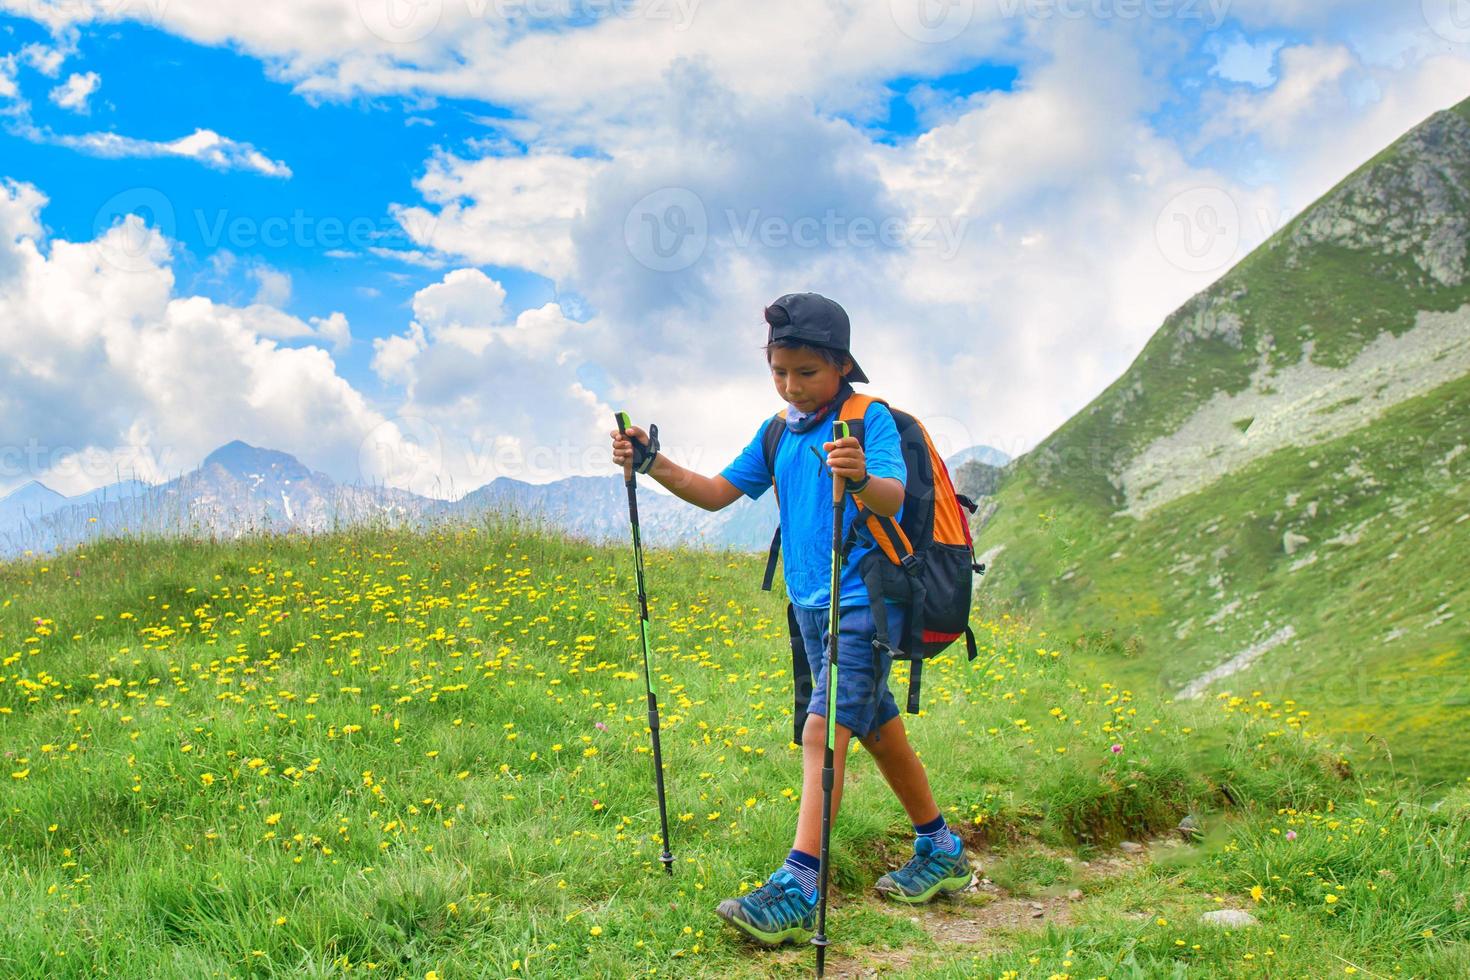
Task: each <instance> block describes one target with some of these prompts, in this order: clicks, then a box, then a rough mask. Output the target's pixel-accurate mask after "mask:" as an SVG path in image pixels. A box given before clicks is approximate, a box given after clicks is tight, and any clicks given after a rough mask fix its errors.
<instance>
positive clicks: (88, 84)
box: [51, 71, 102, 116]
mask: <svg viewBox="0 0 1470 980" xmlns="http://www.w3.org/2000/svg"><path fill="white" fill-rule="evenodd" d="M101 83H102V78H101V76H99V75H98V74H97V73H96V72H95V71H89V72H86V73H85V74H82V73H75V72H74V73H72V74H71V75H70V76H68V77H67V80H66V81H65V82H63V83H62V84H60V85H58V86H56V87H55V88H53V89H52V90H51V101H52V102H54V103H56V104H57V105H58V106H60V107H61V108H63V109H68V110H70V111H72V112H75V113H77V114H79V115H83V116H88V115H91V114H92V107H91V106H90V105H88V104H87V103H88V100H90V99H91V98H92V93H93V92H96V91H97V86H98V85H100V84H101Z"/></svg>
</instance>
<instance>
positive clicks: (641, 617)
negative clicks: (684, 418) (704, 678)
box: [617, 412, 674, 875]
mask: <svg viewBox="0 0 1470 980" xmlns="http://www.w3.org/2000/svg"><path fill="white" fill-rule="evenodd" d="M617 420H618V433H619V434H620V435H623V436H627V435H628V426H630V425H632V424H633V423H632V422H631V421H629V419H628V413H627V412H618V413H617ZM653 431H654V432H655V433H657V432H658V427H657V426H655V427H654V429H653ZM628 439H629V441H630V442H631V441H632V437H631V436H629V437H628ZM623 483H624V485H625V486H627V488H628V523H629V524H630V525H631V526H632V528H633V575H634V578H635V579H636V580H637V582H638V626H639V629H640V630H641V632H642V634H643V682H644V685H645V687H646V688H647V690H648V728H649V730H650V731H651V732H652V733H653V775H654V780H655V783H656V785H657V786H658V822H659V827H660V828H661V829H662V831H663V835H664V852H663V853H662V854H660V855H659V858H658V859H659V860H660V861H662V862H663V863H664V870H665V871H667V872H668V873H669V874H670V875H672V874H673V873H674V855H673V854H672V853H670V851H669V808H668V804H667V803H665V801H664V757H663V751H662V750H661V748H660V746H659V740H658V697H657V695H655V694H654V690H653V668H652V666H651V665H650V657H649V652H648V593H647V591H646V590H645V589H644V587H643V539H642V537H641V536H640V535H639V533H638V477H637V475H636V474H635V473H634V472H633V460H632V459H631V458H630V459H629V460H628V465H627V466H625V467H623Z"/></svg>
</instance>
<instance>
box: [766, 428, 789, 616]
mask: <svg viewBox="0 0 1470 980" xmlns="http://www.w3.org/2000/svg"><path fill="white" fill-rule="evenodd" d="M784 435H786V409H784V408H783V409H781V411H779V412H777V413H776V414H775V415H773V416H772V417H771V418H769V419H767V420H766V427H765V429H764V430H763V431H762V432H761V452H762V454H763V455H764V456H765V458H766V471H767V472H769V473H770V474H771V492H772V493H774V494H775V495H776V502H777V503H778V504H779V503H780V502H781V492H780V491H779V490H777V489H776V450H777V449H778V448H779V447H780V445H781V437H782V436H784ZM780 557H781V523H780V519H779V518H778V519H777V522H776V531H775V533H774V534H772V535H771V548H770V551H768V552H767V553H766V574H765V577H764V578H762V579H761V589H762V590H763V591H765V592H769V591H771V585H772V584H773V583H774V582H775V581H776V562H777V560H778V559H779V558H780Z"/></svg>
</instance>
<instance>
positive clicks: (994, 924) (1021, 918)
mask: <svg viewBox="0 0 1470 980" xmlns="http://www.w3.org/2000/svg"><path fill="white" fill-rule="evenodd" d="M1178 844H1179V842H1178V841H1177V840H1170V839H1167V838H1158V839H1154V840H1152V841H1148V842H1146V845H1145V846H1143V847H1142V849H1141V850H1138V851H1124V850H1115V851H1108V852H1106V853H1103V854H1100V855H1098V856H1095V857H1093V858H1092V859H1090V860H1088V861H1082V860H1079V859H1077V858H1075V857H1073V856H1071V855H1070V854H1068V853H1067V852H1065V851H1061V850H1057V849H1054V848H1047V847H1043V846H1041V845H1036V844H1030V845H1028V846H1027V847H1026V848H1025V850H1026V851H1027V852H1028V853H1041V854H1046V855H1048V856H1051V857H1057V858H1060V859H1062V860H1065V861H1068V863H1070V864H1071V865H1072V867H1073V870H1074V872H1075V877H1074V880H1073V881H1071V882H1069V883H1068V884H1067V885H1065V886H1062V887H1061V888H1060V889H1044V890H1041V891H1039V893H1038V894H1036V895H1033V896H1025V895H1013V894H1011V893H1010V892H1008V891H1006V889H1004V888H1001V887H1000V886H999V885H996V884H995V883H994V882H992V881H991V880H990V879H989V878H988V877H986V875H987V872H988V870H989V869H990V868H992V867H994V866H995V865H996V863H997V862H999V861H1000V860H1001V858H1003V857H1005V856H1006V855H1007V854H1008V853H1011V852H1012V851H1014V850H1015V849H1014V848H1011V849H1008V850H1007V851H1005V852H996V851H988V850H981V851H973V850H972V851H971V856H972V858H973V859H974V860H975V864H976V866H977V875H976V877H975V880H973V881H971V882H970V886H969V887H968V888H966V889H965V890H964V891H963V892H960V893H959V894H957V895H954V896H951V897H948V898H943V899H939V900H937V901H935V902H932V903H930V904H929V905H922V906H915V907H907V906H901V905H897V904H895V903H892V902H885V901H883V900H882V899H880V898H878V897H877V896H876V895H874V894H867V895H864V896H862V898H860V899H856V898H853V897H849V898H848V900H847V901H845V902H841V903H840V904H838V903H834V905H833V908H834V909H841V908H842V907H843V906H846V907H848V908H851V907H852V906H853V905H854V904H861V905H862V906H863V907H864V908H865V909H867V910H876V911H878V912H880V913H881V914H883V915H887V916H891V917H893V918H907V919H908V920H909V921H910V922H912V923H914V924H915V925H918V926H919V927H920V928H922V929H923V930H924V931H925V932H926V933H928V934H929V937H930V938H931V939H932V940H933V941H934V944H935V946H937V947H938V951H937V952H936V950H935V949H934V948H932V947H926V948H912V947H908V948H899V949H872V948H869V949H861V950H856V951H851V952H849V951H847V950H843V949H842V948H841V945H840V944H835V945H834V947H833V948H832V950H831V952H830V954H829V957H828V960H827V976H828V977H830V978H832V980H872V978H875V977H880V976H892V975H902V972H903V971H904V970H906V969H907V968H908V967H909V966H911V965H926V964H929V963H932V962H933V960H934V959H935V958H936V956H938V957H943V956H944V955H945V954H947V953H952V954H954V955H955V956H961V955H963V956H964V957H969V956H972V955H976V954H979V955H982V956H983V955H986V954H990V953H995V952H998V951H1000V949H1001V948H1002V946H1003V945H1005V944H1009V943H1011V942H1013V941H1014V934H1015V933H1017V932H1027V931H1041V930H1043V929H1045V928H1046V927H1047V926H1050V925H1054V926H1059V927H1065V926H1068V925H1071V924H1072V919H1073V909H1074V908H1075V907H1076V905H1077V903H1078V902H1080V901H1083V900H1085V899H1086V898H1087V897H1088V896H1089V895H1091V894H1092V893H1094V892H1096V891H1098V890H1100V889H1099V886H1100V885H1103V884H1104V883H1106V882H1107V881H1109V880H1110V879H1115V878H1118V877H1121V876H1123V875H1126V874H1128V873H1130V872H1132V871H1134V870H1136V869H1138V868H1139V867H1142V866H1144V865H1147V864H1149V863H1150V861H1151V860H1152V855H1153V854H1155V853H1158V852H1160V851H1165V852H1167V851H1171V850H1173V849H1174V848H1175V847H1177V846H1178ZM839 914H840V912H839ZM812 956H813V953H812V950H811V948H810V947H803V948H801V949H787V950H782V951H781V952H779V953H777V954H775V956H774V959H775V960H776V962H778V963H780V964H781V965H782V966H788V965H789V966H797V965H801V966H809V965H810V963H811V960H812ZM783 972H784V971H783Z"/></svg>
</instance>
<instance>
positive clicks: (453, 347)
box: [372, 269, 611, 495]
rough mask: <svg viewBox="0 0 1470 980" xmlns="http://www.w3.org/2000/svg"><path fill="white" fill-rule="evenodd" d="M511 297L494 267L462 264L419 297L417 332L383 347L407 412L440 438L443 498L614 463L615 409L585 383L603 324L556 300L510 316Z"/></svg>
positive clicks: (377, 364) (379, 358)
mask: <svg viewBox="0 0 1470 980" xmlns="http://www.w3.org/2000/svg"><path fill="white" fill-rule="evenodd" d="M504 300H505V290H504V287H503V286H501V284H500V283H498V282H496V281H495V280H494V279H491V278H490V277H489V276H487V275H485V274H484V273H483V272H482V271H480V270H478V269H456V270H453V271H452V272H450V273H448V274H446V275H445V276H444V277H443V279H441V280H440V281H439V282H437V283H434V284H431V285H429V286H426V287H425V288H423V289H421V290H419V292H418V293H416V294H415V295H414V297H413V303H412V306H413V311H414V319H413V321H412V322H411V323H410V324H409V326H408V329H407V330H405V331H404V332H403V333H400V334H396V335H393V336H390V337H386V338H378V339H375V340H374V341H373V349H374V356H373V362H372V367H373V370H374V372H375V373H376V374H377V375H378V377H379V378H380V379H382V380H383V381H385V382H388V383H392V384H397V385H401V386H402V387H403V389H404V392H405V398H404V401H403V402H402V404H401V405H400V406H399V408H398V414H399V416H400V417H403V418H405V419H411V420H414V421H415V422H416V423H418V424H419V425H422V426H427V427H429V428H430V429H431V430H432V431H433V432H434V433H435V440H436V443H437V445H438V446H439V447H440V454H441V457H442V466H441V468H440V469H439V470H438V471H437V472H436V473H434V474H432V476H433V477H434V479H435V481H436V482H437V483H438V485H439V490H440V493H441V494H442V493H444V492H446V491H447V490H448V489H449V488H450V487H452V488H454V492H455V494H456V495H457V494H459V493H463V492H465V491H467V490H470V489H473V488H474V487H477V486H481V485H482V484H484V483H487V482H489V481H490V480H492V479H495V478H497V477H501V476H509V477H514V478H517V479H529V480H532V481H533V482H543V481H545V480H547V479H551V478H554V477H559V476H565V475H569V474H579V473H581V474H586V473H605V472H606V470H607V468H608V464H607V462H606V460H607V457H608V450H607V448H606V447H605V445H604V444H603V442H602V440H600V439H599V438H598V437H599V436H601V435H602V429H603V428H604V427H603V426H602V424H601V423H602V419H604V418H607V417H609V416H610V415H611V409H610V408H608V406H607V405H606V404H605V403H603V402H602V401H601V400H600V399H599V398H598V397H597V395H596V394H594V393H593V392H592V391H591V390H590V389H589V388H588V387H587V386H586V385H584V384H583V383H582V381H581V379H580V377H579V368H580V367H581V366H582V364H583V363H584V362H585V359H586V357H587V356H588V355H587V352H588V350H589V348H590V347H592V346H595V344H596V339H595V338H596V335H597V334H598V333H599V332H600V330H601V329H602V328H601V327H600V326H599V325H597V324H583V323H578V322H577V321H575V320H572V319H569V318H568V317H567V316H566V315H565V313H564V312H563V311H562V309H561V307H560V306H558V305H557V304H556V303H548V304H545V305H544V306H541V307H538V308H534V309H529V310H525V311H524V312H522V313H520V314H519V315H518V316H515V317H510V316H509V315H508V314H507V312H506V310H505V309H504V306H503V303H504ZM605 438H606V437H605V436H603V437H602V439H604V440H605ZM420 476H421V477H423V476H425V475H424V474H420ZM415 489H420V490H421V491H422V490H424V489H425V488H423V487H415Z"/></svg>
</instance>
